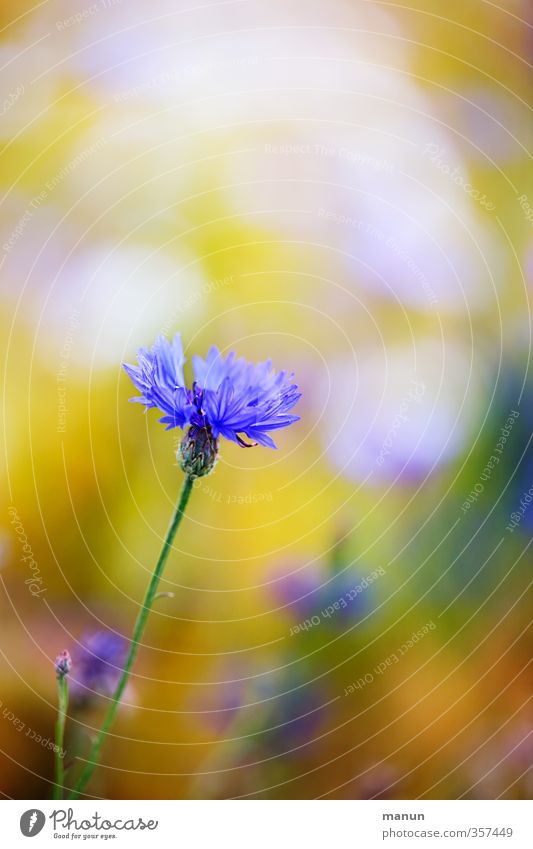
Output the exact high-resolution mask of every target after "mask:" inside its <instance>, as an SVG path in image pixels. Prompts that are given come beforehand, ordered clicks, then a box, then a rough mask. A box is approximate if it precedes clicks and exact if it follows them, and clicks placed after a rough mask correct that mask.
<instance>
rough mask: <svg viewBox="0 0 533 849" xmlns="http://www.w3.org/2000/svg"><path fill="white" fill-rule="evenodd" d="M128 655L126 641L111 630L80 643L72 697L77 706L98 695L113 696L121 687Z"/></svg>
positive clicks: (87, 637)
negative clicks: (119, 682)
mask: <svg viewBox="0 0 533 849" xmlns="http://www.w3.org/2000/svg"><path fill="white" fill-rule="evenodd" d="M126 655H127V642H126V640H124V639H123V638H122V637H120V636H119V635H118V634H114V633H112V632H111V631H96V632H94V633H93V634H90V635H88V636H86V637H84V638H82V640H81V649H80V650H79V652H78V653H77V656H76V666H75V668H76V676H75V678H72V679H71V688H70V689H71V694H72V697H73V699H74V701H77V702H78V703H82V702H86V701H90V700H91V699H92V698H94V696H95V695H104V696H111V695H112V694H113V692H114V691H115V688H116V686H117V684H118V679H119V678H120V675H121V673H122V670H123V667H124V663H125V661H126Z"/></svg>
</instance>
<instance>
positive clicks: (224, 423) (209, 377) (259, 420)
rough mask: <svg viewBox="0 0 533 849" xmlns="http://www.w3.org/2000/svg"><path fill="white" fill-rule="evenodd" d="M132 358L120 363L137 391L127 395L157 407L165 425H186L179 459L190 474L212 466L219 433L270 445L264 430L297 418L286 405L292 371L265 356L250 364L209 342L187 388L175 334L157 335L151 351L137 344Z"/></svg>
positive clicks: (291, 396)
mask: <svg viewBox="0 0 533 849" xmlns="http://www.w3.org/2000/svg"><path fill="white" fill-rule="evenodd" d="M137 360H138V363H139V364H138V365H137V366H131V365H127V364H125V365H124V369H125V371H126V372H127V374H128V375H129V376H130V378H131V380H132V381H133V384H134V385H135V387H136V388H137V389H138V390H139V391H140V393H141V395H140V396H137V397H135V398H132V399H131V400H132V401H138V402H140V403H142V404H144V405H145V406H146V408H147V409H149V408H151V407H156V408H157V409H159V410H161V412H162V413H164V415H163V417H162V418H161V419H160V421H161V422H163V423H164V424H166V425H167V429H169V428H173V427H181V428H184V427H186V426H187V425H190V426H191V430H190V431H189V441H188V443H185V444H184V446H183V447H182V449H181V455H182V456H181V463H182V468H184V470H185V471H187V472H188V473H189V471H190V473H191V474H192V476H193V477H199V476H200V475H201V474H207V471H210V470H211V468H212V467H213V465H214V461H215V459H216V452H217V448H218V442H217V440H218V438H219V437H220V436H223V437H224V438H225V439H229V440H231V441H232V442H236V443H237V444H238V445H241V446H242V447H246V448H248V447H251V446H250V444H249V443H247V442H245V440H244V437H247V438H248V439H250V440H252V443H253V444H255V445H257V444H259V445H265V446H267V447H268V448H275V447H276V444H275V442H274V440H273V439H272V437H271V436H270V435H269V433H268V432H269V431H273V430H277V429H278V428H281V427H287V425H290V424H292V423H293V422H295V421H298V419H299V416H294V415H291V414H290V413H289V410H291V409H292V408H293V407H294V405H295V404H296V402H297V401H298V399H299V398H300V397H301V393H300V392H298V387H297V386H296V384H294V383H292V375H291V374H289V373H288V372H286V371H280V372H276V371H274V369H273V368H272V362H271V361H270V360H267V361H266V362H264V363H258V364H257V365H254V364H253V363H248V362H247V361H246V360H245V359H244V358H243V357H239V358H236V357H235V354H234V353H230V354H229V355H228V356H227V357H223V356H222V354H221V353H220V351H219V350H218V348H216V347H212V348H211V349H210V351H209V353H208V355H207V357H206V358H205V359H202V357H199V356H194V357H193V360H192V365H193V372H194V381H193V384H192V387H187V386H186V385H185V380H184V377H183V364H184V362H185V357H184V355H183V348H182V344H181V338H180V335H179V333H177V334H176V335H175V336H174V340H173V341H172V343H170V342H169V341H168V340H167V339H165V338H164V337H163V336H160V337H159V338H158V339H157V340H156V342H155V344H154V345H153V347H152V348H151V349H150V350H147V349H146V348H140V349H139V351H138V352H137ZM199 442H201V446H199V447H198V450H197V451H196V450H195V449H196V448H197V446H198V443H199ZM200 454H201V459H200V460H199V456H198V455H200ZM204 469H207V471H205V470H204Z"/></svg>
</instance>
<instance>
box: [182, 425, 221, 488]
mask: <svg viewBox="0 0 533 849" xmlns="http://www.w3.org/2000/svg"><path fill="white" fill-rule="evenodd" d="M217 456H218V439H215V438H214V436H213V434H212V433H211V428H210V427H198V426H197V425H191V427H190V428H189V430H188V431H187V433H186V434H185V436H184V437H183V439H182V441H181V444H180V447H179V450H178V462H179V466H180V468H181V469H182V470H183V471H184V472H185V474H186V475H188V476H189V477H190V478H202V477H204V475H208V474H209V473H210V472H212V471H213V468H214V466H215V463H216V461H217Z"/></svg>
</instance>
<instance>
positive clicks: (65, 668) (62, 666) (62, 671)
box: [55, 649, 72, 678]
mask: <svg viewBox="0 0 533 849" xmlns="http://www.w3.org/2000/svg"><path fill="white" fill-rule="evenodd" d="M55 669H56V675H57V677H58V678H64V677H65V675H68V673H69V672H70V670H71V669H72V659H71V657H70V654H69V653H68V651H67V650H66V649H64V650H63V651H62V652H60V653H59V654H58V656H57V657H56V662H55Z"/></svg>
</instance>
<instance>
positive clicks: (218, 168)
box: [0, 0, 533, 799]
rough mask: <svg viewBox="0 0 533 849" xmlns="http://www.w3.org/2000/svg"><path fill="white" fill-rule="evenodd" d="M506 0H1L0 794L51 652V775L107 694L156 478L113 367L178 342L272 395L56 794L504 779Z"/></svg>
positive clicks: (527, 557)
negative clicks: (298, 396)
mask: <svg viewBox="0 0 533 849" xmlns="http://www.w3.org/2000/svg"><path fill="white" fill-rule="evenodd" d="M527 16H528V8H527V3H526V0H508V2H507V3H506V4H505V8H503V7H501V8H500V7H499V6H498V5H497V4H494V3H487V2H484V0H472V2H469V3H464V4H451V5H450V4H448V5H447V6H446V7H445V8H444V9H443V7H442V4H441V3H438V2H437V0H413V2H412V3H410V4H407V5H406V4H401V3H399V2H395V0H392V2H371V1H369V0H328V2H327V3H326V2H325V0H322V2H318V0H305V2H304V0H291V2H290V3H287V2H282V0H269V2H264V1H263V0H228V2H223V1H219V2H213V3H209V4H205V3H200V2H198V0H188V2H183V0H177V2H176V0H172V2H171V0H157V2H156V3H151V4H146V3H144V2H141V0H96V2H94V3H91V2H86V0H50V2H47V3H45V4H42V3H34V4H32V3H29V2H26V0H19V2H17V3H14V2H8V0H6V2H4V3H3V4H2V6H1V9H0V21H1V32H0V38H1V42H0V62H1V67H2V72H1V75H0V80H1V104H0V112H1V122H0V134H1V145H2V151H1V161H2V166H3V167H2V172H1V180H2V201H1V204H0V346H1V361H2V379H3V391H2V399H3V404H2V437H3V445H4V450H3V451H2V452H1V453H0V464H1V465H2V481H3V485H2V490H1V501H2V504H1V508H0V567H1V569H0V579H1V602H0V603H1V618H0V623H1V624H0V684H1V687H0V702H1V704H0V710H1V714H0V751H1V758H2V769H1V777H0V790H1V792H2V793H3V795H4V796H6V797H15V798H47V797H49V796H50V793H51V784H50V782H51V780H52V779H53V753H52V752H51V750H50V749H51V745H53V728H54V721H55V703H56V692H55V675H54V669H53V661H54V658H55V656H56V654H57V653H58V652H59V651H60V650H62V649H69V651H70V652H71V653H72V655H73V657H74V659H75V665H74V669H73V672H72V675H71V684H72V699H71V708H70V715H69V721H68V727H67V737H66V754H65V764H66V765H67V767H68V768H69V780H73V778H74V777H75V776H76V775H77V772H78V770H79V768H80V765H81V764H82V763H83V757H84V756H85V755H86V753H87V750H88V746H89V744H90V741H91V738H92V735H93V734H94V731H95V729H96V728H98V726H99V723H100V721H101V718H102V714H103V711H104V710H105V707H106V705H107V704H108V699H109V693H110V692H111V691H112V688H113V684H114V682H116V675H117V670H119V669H120V664H121V663H122V662H123V656H124V646H127V643H126V642H125V641H126V640H127V638H128V636H129V635H130V634H131V630H132V625H133V622H134V619H135V616H136V612H137V610H138V606H139V604H140V602H141V600H142V598H143V595H144V591H145V587H146V585H147V582H148V580H149V576H150V572H151V569H152V568H153V565H154V563H155V560H156V558H157V555H158V552H159V549H160V546H161V543H162V539H163V536H164V534H165V531H166V527H167V523H168V520H169V517H170V515H171V512H172V510H173V506H174V504H175V501H176V498H177V496H178V493H179V489H180V486H181V480H182V473H181V472H180V471H179V469H178V468H177V465H176V459H175V451H176V447H177V445H178V441H179V437H180V433H181V432H180V431H177V430H175V431H170V432H165V431H164V429H163V427H162V426H161V425H159V424H158V423H157V415H156V414H155V413H153V412H150V413H148V414H146V415H144V414H143V413H142V410H141V408H139V407H138V406H135V405H131V404H128V399H129V398H130V397H131V395H132V394H134V392H133V390H132V386H131V384H130V382H129V380H128V378H127V376H126V375H125V374H124V372H123V371H122V368H121V364H122V362H124V361H126V362H132V361H134V358H135V351H136V350H137V348H138V347H139V346H141V345H143V346H150V345H151V344H152V342H153V341H154V339H155V337H156V336H157V335H158V334H160V333H163V334H166V335H167V336H169V337H170V336H172V335H173V334H174V333H175V332H176V331H180V332H181V334H182V338H183V341H184V346H185V350H186V353H187V356H188V360H189V362H188V364H187V367H186V370H187V373H190V372H189V369H190V358H191V356H192V355H193V354H194V353H199V354H204V355H205V354H206V353H207V350H208V348H209V346H210V345H212V344H216V345H218V346H219V347H220V348H221V349H222V350H223V351H224V352H228V351H229V350H235V351H236V352H237V353H238V354H240V355H244V356H246V357H248V358H250V359H253V360H264V359H267V358H269V357H271V358H272V359H273V362H274V365H275V367H276V368H287V369H290V370H292V371H294V372H295V375H296V379H297V382H298V383H299V385H300V386H301V387H302V391H303V398H302V400H301V401H300V402H299V405H298V409H297V410H296V412H298V413H299V414H300V415H301V421H300V422H299V423H298V424H296V425H294V426H293V427H291V428H288V429H287V430H285V431H278V434H277V442H278V445H279V449H278V450H277V451H271V450H269V449H264V448H256V449H254V450H250V451H244V450H242V449H240V448H239V447H238V446H236V445H234V444H228V443H224V445H223V446H222V456H221V460H220V462H219V464H218V466H217V468H216V470H215V472H214V473H213V475H212V476H210V477H207V478H205V479H203V480H202V481H200V482H198V484H197V487H196V490H195V491H194V492H193V495H192V499H191V503H190V507H189V510H188V515H187V517H186V520H185V521H184V524H183V525H182V528H181V529H180V532H179V535H178V538H177V541H176V543H175V546H174V551H173V552H172V555H171V557H170V559H169V563H168V566H167V569H166V573H165V576H164V580H163V583H162V587H161V589H162V590H163V591H164V592H166V593H173V596H167V597H163V598H160V599H159V600H158V601H157V602H156V606H155V609H154V611H153V612H152V615H151V619H150V622H149V625H148V628H147V631H146V634H145V639H144V645H143V647H142V649H141V652H140V654H139V658H138V662H137V664H136V667H135V670H134V675H133V677H132V679H131V683H130V686H129V688H128V691H127V693H126V696H125V699H124V703H123V705H122V706H121V709H120V714H119V718H118V721H117V722H116V725H115V726H114V728H113V732H112V734H111V735H110V737H109V739H108V741H107V743H106V746H105V749H104V752H103V757H102V766H101V767H100V768H99V769H98V771H97V773H96V774H95V776H94V779H93V781H92V783H91V785H90V787H89V792H90V794H92V795H93V796H96V797H105V798H126V799H128V798H233V797H239V798H240V797H244V798H263V799H267V798H288V799H291V798H316V797H320V798H354V799H367V798H419V797H420V798H499V797H502V798H529V797H530V796H531V793H532V790H533V779H532V777H531V773H530V772H529V770H530V768H531V764H532V756H533V738H532V736H531V734H532V728H533V716H532V711H531V694H532V677H531V666H530V662H531V634H530V630H529V629H530V625H531V609H532V608H531V601H532V593H531V577H532V568H531V566H532V560H533V556H532V552H531V547H530V543H531V537H532V533H533V446H532V434H533V404H532V400H531V398H532V395H531V393H532V381H531V375H530V356H531V309H530V297H531V286H532V284H533V239H532V226H533V184H532V180H531V167H530V160H531V145H530V142H531V131H532V123H531V111H530V110H531V102H530V95H531V75H530V65H529V64H528V58H529V57H530V55H531V35H530V33H531V29H530V24H529V23H528V20H527ZM528 99H529V102H528ZM530 502H532V503H531V504H530ZM49 741H52V742H51V743H50V742H49Z"/></svg>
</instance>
